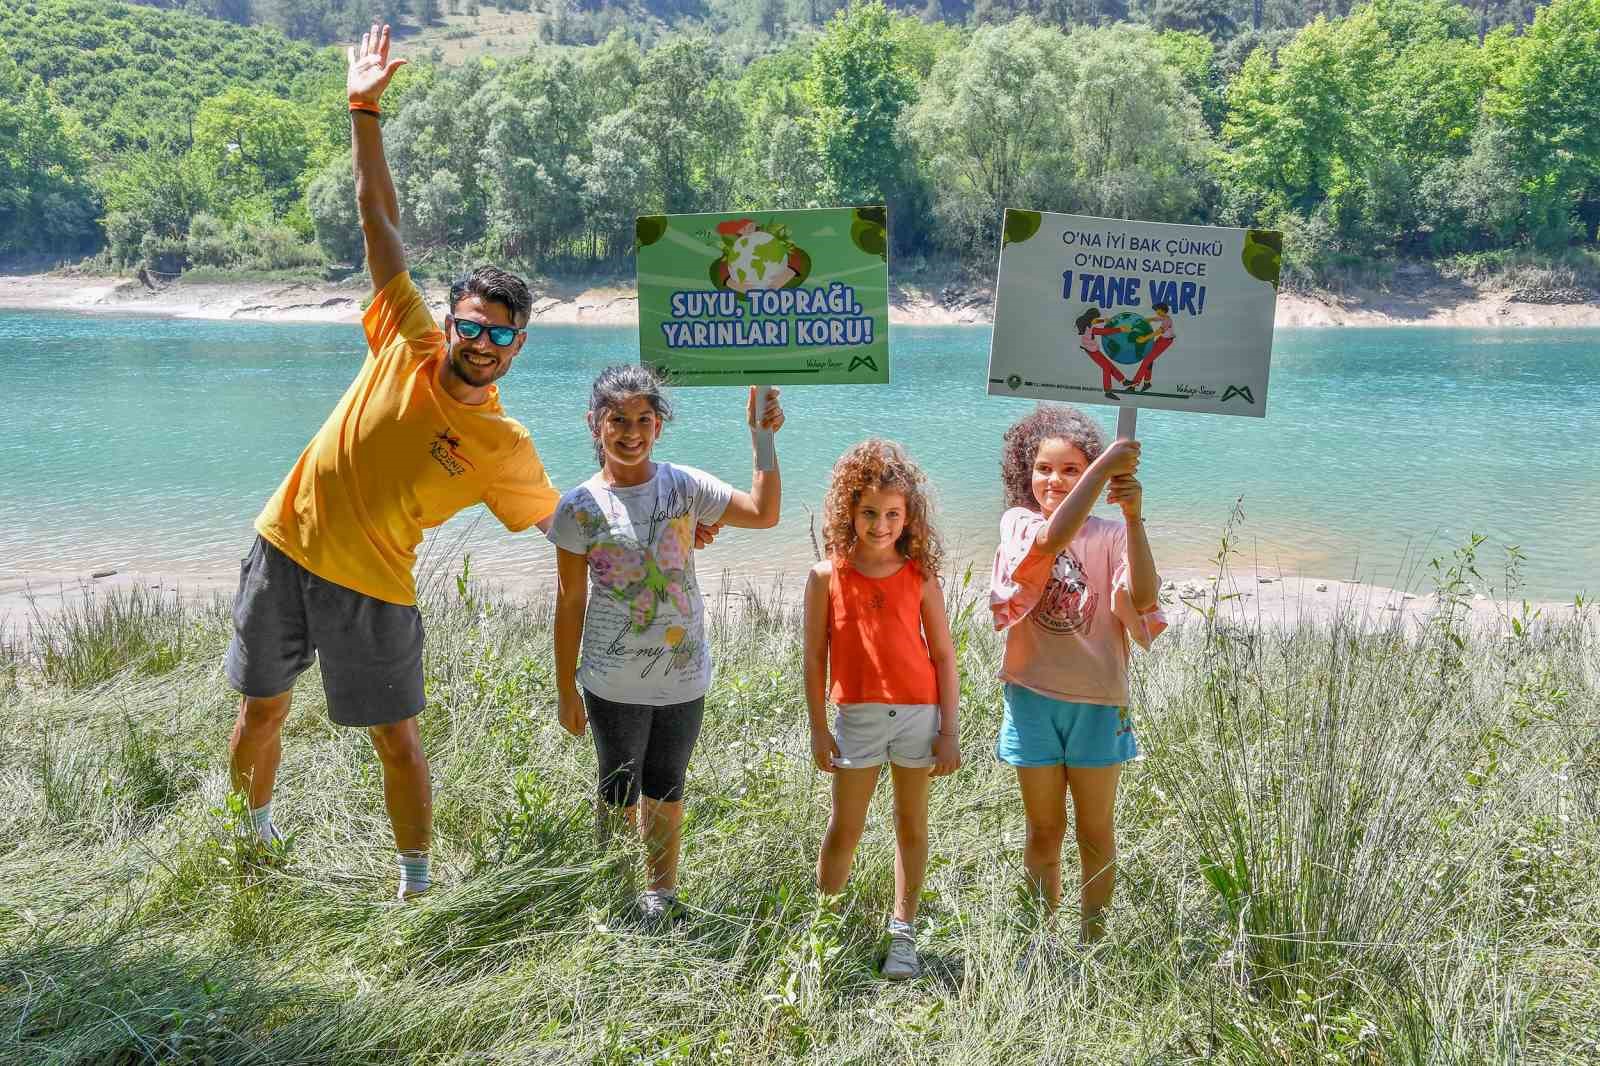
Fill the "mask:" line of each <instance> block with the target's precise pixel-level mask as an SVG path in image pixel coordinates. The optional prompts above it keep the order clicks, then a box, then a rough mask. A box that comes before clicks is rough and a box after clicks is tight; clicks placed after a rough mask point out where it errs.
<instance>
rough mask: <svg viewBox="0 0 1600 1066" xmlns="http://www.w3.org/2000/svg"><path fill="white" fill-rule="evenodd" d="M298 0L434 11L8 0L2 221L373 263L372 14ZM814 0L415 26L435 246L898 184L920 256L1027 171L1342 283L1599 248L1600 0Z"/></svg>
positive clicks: (629, 225) (566, 262)
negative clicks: (585, 30)
mask: <svg viewBox="0 0 1600 1066" xmlns="http://www.w3.org/2000/svg"><path fill="white" fill-rule="evenodd" d="M294 3H299V4H300V6H301V7H303V8H304V9H305V10H308V11H315V12H320V13H321V14H322V15H323V16H327V17H332V15H333V14H334V13H339V17H340V18H344V17H346V16H348V17H349V18H355V16H356V15H357V14H359V15H360V21H364V20H365V19H366V18H368V17H369V16H371V15H373V14H379V15H383V16H384V17H399V16H402V15H403V16H404V17H406V18H407V19H408V20H409V21H410V22H411V23H413V24H414V23H417V22H419V21H425V20H426V18H427V16H428V12H425V11H424V12H420V13H419V9H418V8H417V6H416V4H415V3H408V4H400V3H394V4H390V5H389V6H388V7H385V0H185V2H184V3H181V4H176V5H168V6H169V7H179V8H182V9H183V10H162V9H158V8H157V7H153V6H130V5H126V4H121V3H116V2H114V0H24V2H20V3H9V4H7V5H6V6H4V7H0V255H10V256H17V255H23V254H33V255H37V254H39V253H46V252H48V253H53V254H56V255H60V256H63V257H65V256H79V255H88V254H98V255H99V256H100V257H101V259H102V260H103V261H104V262H105V263H106V264H107V265H108V266H117V265H133V264H136V263H142V264H144V265H146V266H148V267H150V268H152V269H156V270H161V271H168V272H177V271H179V270H182V269H185V268H188V267H193V266H208V267H214V268H220V269H224V270H227V269H282V268H307V269H314V268H319V267H322V266H324V265H327V264H346V265H352V264H355V263H357V262H358V261H359V257H360V252H361V249H360V234H359V229H358V227H357V225H356V219H355V213H354V211H355V207H354V197H353V182H352V179H351V176H350V165H349V158H348V151H349V130H348V119H347V116H346V113H345V108H344V102H343V58H342V54H341V52H340V51H339V50H338V49H337V48H328V47H320V46H318V45H317V44H316V43H313V42H317V41H321V40H323V39H326V38H329V37H334V38H337V37H339V36H340V35H341V34H345V33H346V32H347V28H346V25H345V23H343V22H337V23H336V24H330V25H329V27H325V28H324V29H322V30H317V31H316V32H302V33H299V36H302V37H305V38H308V39H309V40H308V41H300V40H294V39H291V38H289V37H286V36H284V35H283V34H282V33H281V32H279V29H282V28H285V26H284V25H282V23H283V20H282V18H281V17H280V16H281V15H282V12H283V11H285V10H287V9H288V8H289V7H291V6H293V4H294ZM741 3H742V4H743V6H740V4H741ZM819 3H822V4H823V7H825V8H826V10H823V9H822V7H815V6H813V5H812V4H810V3H807V2H800V3H796V2H793V0H776V2H775V3H774V4H773V5H769V6H771V7H772V12H773V21H771V23H770V29H771V31H772V32H771V33H770V35H769V36H770V40H769V42H768V44H767V46H766V47H764V48H761V49H754V48H751V47H749V42H748V39H745V44H739V43H737V41H736V40H735V37H737V34H735V32H734V31H735V30H739V29H740V27H746V22H744V21H740V20H741V19H745V18H746V16H749V15H751V13H752V12H755V11H757V9H759V8H761V7H762V5H761V4H759V3H758V4H756V5H755V6H754V7H751V6H749V3H748V0H740V3H735V2H734V0H716V2H710V0H705V2H701V0H683V2H682V3H679V4H676V5H674V4H671V3H667V2H665V0H649V3H647V4H645V5H644V7H645V9H646V11H647V13H649V14H650V15H651V16H652V17H654V18H655V19H656V23H655V24H656V25H658V26H659V27H664V29H662V31H661V32H659V33H652V34H642V33H639V32H627V31H623V30H617V31H615V32H612V33H610V34H609V35H608V36H605V37H604V38H603V39H601V40H600V41H599V43H597V44H593V45H586V46H572V45H564V44H561V43H560V42H559V41H557V40H550V41H546V42H541V40H540V38H541V37H550V36H552V34H553V31H552V32H546V31H545V30H544V29H543V27H546V26H549V25H551V19H552V18H554V17H555V16H557V15H561V14H562V13H563V12H569V13H570V12H574V11H575V12H577V13H578V14H581V15H584V17H588V16H591V15H592V16H597V17H599V16H604V15H605V13H606V12H607V11H615V10H621V9H618V8H613V7H611V6H609V5H607V4H606V3H604V2H597V3H589V4H587V5H583V4H578V5H572V6H571V7H570V8H550V9H549V10H547V11H546V14H545V16H543V21H541V22H540V23H539V25H540V26H541V30H540V31H539V32H538V33H530V34H529V39H528V40H527V41H526V42H524V47H523V48H522V50H520V51H519V52H517V53H516V54H514V55H513V56H512V57H510V58H507V57H506V56H505V54H504V52H501V53H498V54H496V55H495V56H494V57H493V58H489V57H480V58H475V59H473V60H471V61H468V62H463V63H456V64H449V65H446V64H443V63H439V62H433V61H430V59H429V56H428V55H427V54H414V53H407V52H406V51H405V48H406V43H405V41H404V40H402V41H401V43H400V45H399V47H400V49H401V52H402V54H406V55H408V57H409V58H410V59H412V61H413V62H412V63H411V65H410V66H408V67H407V68H405V69H404V70H402V71H401V73H400V76H399V77H398V78H397V80H396V84H395V85H394V87H393V88H392V89H391V93H390V96H389V98H387V99H386V101H385V118H384V122H385V138H386V142H387V145H388V151H389V158H390V161H391V165H392V167H393V169H394V172H395V178H396V184H397V188H398V190H399V193H400V198H401V203H402V214H403V218H404V222H405V227H406V238H407V240H408V242H409V244H410V245H411V247H412V249H413V253H414V255H415V256H416V257H417V259H418V261H419V262H422V263H428V262H430V261H435V262H438V263H440V264H445V263H459V262H461V261H465V260H467V259H471V258H494V259H501V260H507V261H511V262H514V263H517V264H519V265H520V266H521V267H522V268H523V269H527V270H531V271H540V272H547V273H548V272H563V271H574V270H594V269H600V270H615V271H618V272H620V271H621V270H623V269H625V268H626V267H627V265H628V262H627V261H628V259H629V257H630V256H631V252H632V247H633V219H634V216H635V215H636V214H641V213H657V212H663V211H665V212H681V211H696V210H723V209H738V210H743V209H758V208H779V207H800V206H807V205H826V204H841V203H855V204H862V203H887V204H888V205H889V207H890V214H891V229H892V240H893V244H894V251H895V254H896V255H897V257H902V261H903V259H904V257H909V258H910V259H912V260H915V259H917V258H923V259H935V258H938V259H951V260H955V261H959V262H961V263H965V264H969V265H972V266H974V267H975V268H985V267H987V266H988V265H991V264H992V262H993V256H994V254H995V249H996V248H997V246H998V241H997V226H998V223H999V219H1000V212H1001V210H1002V208H1004V207H1005V206H1008V205H1009V206H1025V207H1030V208H1036V209H1046V210H1064V211H1075V212H1080V213H1085V214H1096V215H1107V216H1116V217H1137V218H1146V219H1154V220H1162V221H1173V222H1195V223H1211V224H1221V225H1255V226H1269V227H1276V228H1281V229H1283V230H1284V231H1285V233H1286V235H1287V245H1286V249H1285V252H1286V258H1287V260H1288V267H1289V270H1290V273H1291V277H1292V278H1294V279H1298V280H1302V281H1311V282H1314V281H1315V280H1316V278H1317V277H1318V276H1319V274H1321V273H1322V272H1325V271H1328V270H1332V269H1337V268H1339V267H1340V266H1341V265H1348V264H1351V263H1367V262H1373V261H1383V260H1389V259H1393V258H1395V257H1402V256H1404V257H1434V258H1439V257H1458V258H1459V257H1474V256H1476V257H1485V256H1488V257H1492V256H1496V255H1510V254H1523V253H1526V252H1537V253H1539V254H1544V255H1566V254H1581V255H1587V256H1589V259H1588V261H1589V262H1591V263H1592V262H1593V258H1592V249H1593V247H1594V242H1595V238H1596V229H1597V226H1600V0H1553V2H1552V3H1550V4H1548V5H1546V6H1543V7H1540V8H1538V9H1537V10H1530V9H1527V8H1524V7H1519V6H1515V5H1509V6H1508V5H1504V4H1496V3H1492V2H1490V0H1485V2H1484V3H1483V4H1481V5H1479V6H1476V7H1472V8H1469V7H1467V6H1464V5H1463V4H1461V3H1459V2H1457V0H1372V2H1371V3H1367V4H1362V5H1359V6H1356V7H1354V8H1352V9H1349V10H1348V11H1346V10H1341V9H1340V5H1339V4H1337V3H1335V4H1332V5H1326V6H1323V7H1320V8H1319V7H1316V6H1315V5H1305V4H1300V5H1291V4H1288V3H1285V2H1284V0H1257V2H1256V3H1254V4H1248V5H1246V6H1245V7H1244V9H1243V10H1240V9H1239V5H1237V4H1230V3H1222V2H1221V0H1155V2H1154V3H1150V4H1142V5H1135V6H1134V7H1129V6H1126V5H1123V4H1121V3H1120V0H1062V2H1060V3H1039V2H1034V0H1024V2H1017V3H1008V4H997V3H994V2H992V0H980V2H978V3H976V4H974V5H971V6H966V5H960V6H957V7H948V6H945V5H941V4H940V3H939V2H938V0H933V2H932V3H931V4H930V5H928V6H922V7H904V8H890V7H886V6H884V5H883V4H882V3H880V2H877V0H873V2H870V3H857V4H855V5H853V6H850V7H849V8H846V9H839V10H835V9H834V7H833V5H831V4H827V3H826V2H825V0H819ZM380 9H381V10H380ZM448 9H449V8H448V6H447V10H448ZM1308 15H1309V16H1312V17H1310V18H1309V21H1307V16H1308ZM208 16H221V17H220V18H218V17H208ZM574 17H576V16H574ZM719 20H721V21H719ZM247 24H248V25H247ZM1258 25H1259V26H1260V27H1261V28H1260V29H1257V28H1256V27H1257V26H1258ZM273 26H278V29H274V28H271V27H273ZM719 26H726V27H728V29H726V30H725V31H718V29H717V27H719ZM287 28H294V27H287ZM302 29H304V27H302ZM563 32H565V31H563ZM741 32H742V31H741ZM1574 245H1577V246H1582V247H1580V248H1579V250H1578V251H1577V252H1576V253H1573V252H1572V251H1571V249H1572V247H1573V246H1574Z"/></svg>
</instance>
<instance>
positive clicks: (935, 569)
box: [822, 437, 944, 577]
mask: <svg viewBox="0 0 1600 1066" xmlns="http://www.w3.org/2000/svg"><path fill="white" fill-rule="evenodd" d="M866 489H880V490H890V491H893V492H898V493H900V494H901V495H902V496H904V497H905V498H906V526H905V529H904V530H902V531H901V533H900V539H899V540H897V541H895V542H894V547H895V551H897V552H899V553H900V554H901V555H902V556H904V557H905V558H907V559H909V560H911V561H912V562H913V563H916V564H917V567H918V568H919V569H920V570H921V571H922V572H923V574H925V575H930V576H933V577H938V576H939V570H940V567H941V566H943V565H944V545H943V544H942V543H940V541H939V533H938V530H936V529H934V527H933V522H932V520H931V518H930V516H929V512H930V511H931V510H932V507H931V506H930V504H931V501H930V499H929V497H928V476H927V475H926V474H924V473H923V472H922V468H921V467H919V466H917V464H916V463H914V462H912V461H911V459H910V457H909V456H907V455H906V451H905V449H904V448H902V447H901V446H900V445H898V444H896V443H894V442H893V441H888V440H880V439H878V438H876V437H875V438H873V439H872V440H865V441H862V442H861V443H860V444H857V445H856V446H855V447H854V448H851V449H850V450H849V451H847V452H845V453H844V454H843V455H841V456H840V457H839V461H838V462H836V463H834V464H833V475H832V477H831V478H830V480H829V482H828V493H827V495H826V496H824V497H823V500H822V514H823V519H822V545H823V550H824V551H825V552H826V553H827V555H828V558H830V559H833V560H835V561H839V560H842V559H844V558H846V557H847V556H848V555H849V554H850V552H851V550H852V549H854V548H855V546H856V525H855V507H856V504H857V503H858V502H859V501H860V500H861V493H862V492H863V491H865V490H866Z"/></svg>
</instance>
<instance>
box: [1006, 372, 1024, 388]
mask: <svg viewBox="0 0 1600 1066" xmlns="http://www.w3.org/2000/svg"><path fill="white" fill-rule="evenodd" d="M1006 387H1007V388H1009V389H1020V388H1022V375H1021V374H1012V375H1011V376H1010V377H1008V378H1006Z"/></svg>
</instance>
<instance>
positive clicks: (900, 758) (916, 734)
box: [833, 703, 939, 770]
mask: <svg viewBox="0 0 1600 1066" xmlns="http://www.w3.org/2000/svg"><path fill="white" fill-rule="evenodd" d="M938 735H939V708H937V707H935V706H934V705H933V704H931V703H845V704H841V705H840V706H839V713H838V715H837V716H836V717H835V718H834V722H833V736H834V739H835V740H837V741H838V742H839V758H838V760H837V761H836V762H835V763H834V765H836V766H840V767H843V768H844V769H846V770H854V769H857V768H860V767H867V766H882V765H883V764H884V762H885V761H887V762H892V763H894V764H895V765H896V766H932V765H933V738H934V737H936V736H938Z"/></svg>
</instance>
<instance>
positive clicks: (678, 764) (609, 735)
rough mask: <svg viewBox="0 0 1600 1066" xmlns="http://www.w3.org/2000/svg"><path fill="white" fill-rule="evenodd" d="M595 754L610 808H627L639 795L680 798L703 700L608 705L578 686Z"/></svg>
mask: <svg viewBox="0 0 1600 1066" xmlns="http://www.w3.org/2000/svg"><path fill="white" fill-rule="evenodd" d="M583 702H584V706H585V707H587V708H588V712H589V729H590V731H591V732H592V733H593V734H594V750H595V754H597V755H598V756H599V757H600V797H601V798H602V799H604V800H605V801H606V802H607V803H609V804H611V805H612V806H613V807H631V806H633V805H634V804H635V803H638V802H639V793H640V791H643V792H644V794H645V795H646V796H648V797H650V798H651V799H653V800H658V801H661V802H668V803H671V802H675V801H677V800H681V799H683V778H684V773H685V772H686V771H687V770H688V768H689V755H690V753H691V752H693V751H694V742H695V740H696V739H697V738H698V737H699V736H700V720H701V718H702V717H704V715H705V709H706V698H705V697H704V696H701V697H700V698H699V699H693V700H690V701H689V702H688V703H669V704H667V705H665V706H662V707H652V706H650V705H648V704H639V703H612V702H611V701H610V700H608V699H606V698H604V697H603V696H596V695H595V694H594V693H593V692H590V691H589V690H588V689H584V690H583Z"/></svg>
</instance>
